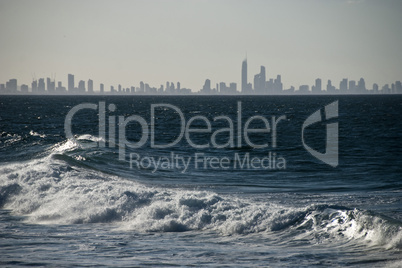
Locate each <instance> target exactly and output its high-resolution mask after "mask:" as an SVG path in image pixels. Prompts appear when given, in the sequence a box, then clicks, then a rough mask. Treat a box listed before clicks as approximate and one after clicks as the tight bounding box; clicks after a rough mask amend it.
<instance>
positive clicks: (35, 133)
mask: <svg viewBox="0 0 402 268" xmlns="http://www.w3.org/2000/svg"><path fill="white" fill-rule="evenodd" d="M29 135H31V136H35V137H41V138H46V135H45V134H39V133H38V132H35V131H33V130H31V131H30V132H29Z"/></svg>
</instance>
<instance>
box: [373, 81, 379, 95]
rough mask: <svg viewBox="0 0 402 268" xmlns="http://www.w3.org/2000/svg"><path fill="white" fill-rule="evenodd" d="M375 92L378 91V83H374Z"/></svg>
mask: <svg viewBox="0 0 402 268" xmlns="http://www.w3.org/2000/svg"><path fill="white" fill-rule="evenodd" d="M373 93H375V94H377V93H378V85H377V84H376V83H374V84H373Z"/></svg>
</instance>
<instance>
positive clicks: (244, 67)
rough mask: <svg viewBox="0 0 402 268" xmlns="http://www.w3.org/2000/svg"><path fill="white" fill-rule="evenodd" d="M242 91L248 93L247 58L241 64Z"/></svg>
mask: <svg viewBox="0 0 402 268" xmlns="http://www.w3.org/2000/svg"><path fill="white" fill-rule="evenodd" d="M241 92H242V93H248V84H247V59H245V60H243V62H242V64H241Z"/></svg>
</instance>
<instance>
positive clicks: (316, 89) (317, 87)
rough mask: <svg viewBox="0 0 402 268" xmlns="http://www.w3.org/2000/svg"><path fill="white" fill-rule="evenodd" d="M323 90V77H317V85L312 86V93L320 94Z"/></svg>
mask: <svg viewBox="0 0 402 268" xmlns="http://www.w3.org/2000/svg"><path fill="white" fill-rule="evenodd" d="M321 91H322V87H321V79H320V78H317V79H316V80H315V85H314V86H312V87H311V93H313V94H320V93H321Z"/></svg>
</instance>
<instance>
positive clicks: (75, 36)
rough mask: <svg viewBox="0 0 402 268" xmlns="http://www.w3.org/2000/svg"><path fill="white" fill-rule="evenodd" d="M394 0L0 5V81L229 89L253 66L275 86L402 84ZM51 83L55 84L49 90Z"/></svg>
mask: <svg viewBox="0 0 402 268" xmlns="http://www.w3.org/2000/svg"><path fill="white" fill-rule="evenodd" d="M401 11H402V3H401V2H400V1H390V0H388V1H369V0H366V1H362V0H360V1H358V0H356V1H350V0H349V1H303V2H302V1H176V0H175V1H117V2H107V3H104V2H99V1H68V2H67V1H35V2H33V1H1V2H0V36H1V40H2V49H1V50H0V62H1V65H2V72H1V73H0V83H6V81H8V80H9V79H11V78H17V79H18V84H27V85H31V83H32V81H33V80H35V79H39V78H47V77H52V79H53V78H54V79H55V80H56V81H61V82H62V83H63V85H64V86H65V87H67V83H68V81H67V74H70V73H71V74H74V75H75V78H76V83H77V84H78V81H79V80H85V81H86V82H87V81H88V79H91V80H93V81H94V84H95V86H94V87H95V90H97V89H98V88H99V83H103V84H105V90H106V91H109V87H110V86H111V85H114V86H115V87H117V85H119V84H121V85H122V87H123V88H127V87H131V86H133V85H134V86H139V84H140V81H144V83H148V84H149V85H150V86H152V87H156V88H159V86H160V85H165V84H166V81H172V82H174V83H175V84H176V82H178V81H180V83H181V86H182V87H183V88H190V89H192V90H193V91H199V90H200V89H202V87H203V85H204V84H205V80H206V79H210V80H211V84H212V87H214V86H215V84H217V83H220V82H225V83H226V84H227V85H228V86H229V84H230V83H236V84H237V90H238V91H240V90H241V85H242V81H241V69H240V67H241V66H240V65H241V62H242V61H243V60H244V58H245V57H246V54H247V62H248V81H249V82H253V78H254V75H255V74H258V73H259V72H260V66H261V65H263V66H265V69H266V76H267V80H268V78H273V79H275V78H276V77H277V75H278V74H280V75H281V76H282V83H283V88H284V89H287V88H290V87H291V86H294V87H295V88H296V90H297V89H298V88H299V86H301V85H310V86H311V85H313V84H314V82H315V79H316V78H321V79H322V85H323V88H325V86H326V84H327V80H328V79H330V80H332V82H333V84H334V85H335V86H336V87H337V88H338V87H339V82H340V81H342V79H344V78H347V79H349V80H354V81H356V83H357V82H358V81H359V79H360V78H364V79H365V83H366V85H367V88H372V85H373V83H378V84H379V86H380V89H381V87H382V86H383V85H385V84H391V83H394V82H395V81H400V80H401V79H402V78H401V72H400V70H401V69H402V53H400V47H402V20H401V19H400V14H401ZM56 86H57V85H56Z"/></svg>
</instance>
